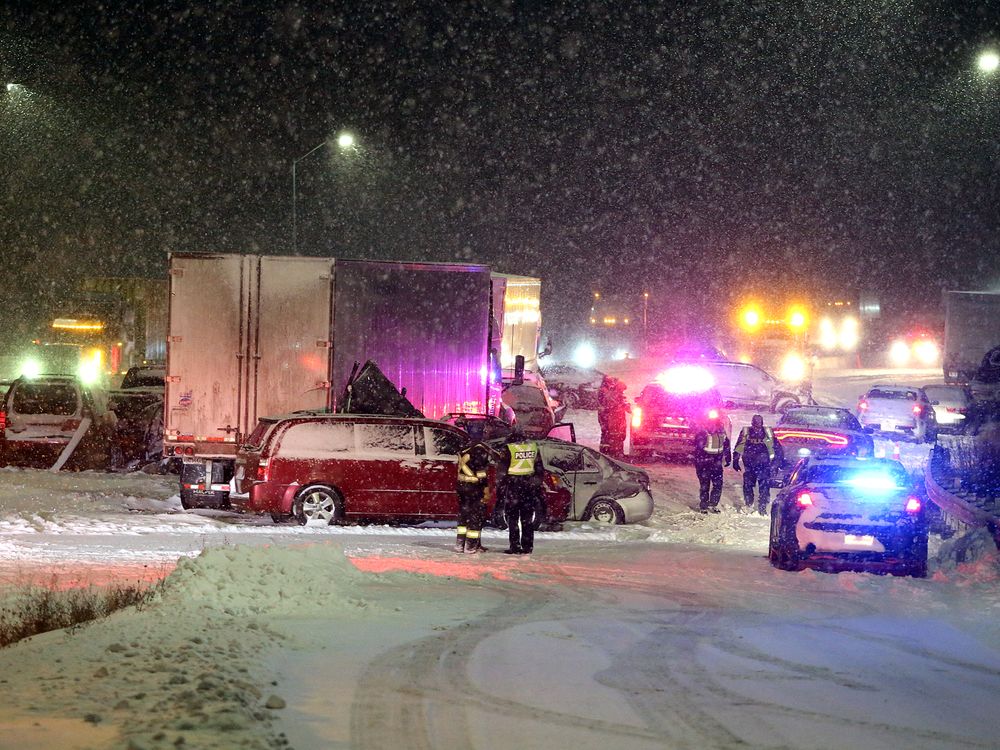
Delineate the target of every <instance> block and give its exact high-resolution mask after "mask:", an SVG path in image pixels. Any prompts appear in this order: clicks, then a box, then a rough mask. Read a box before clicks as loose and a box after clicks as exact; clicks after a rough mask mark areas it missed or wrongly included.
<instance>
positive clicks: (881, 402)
mask: <svg viewBox="0 0 1000 750" xmlns="http://www.w3.org/2000/svg"><path fill="white" fill-rule="evenodd" d="M858 421H859V422H861V424H862V426H863V427H871V428H873V429H875V430H877V431H879V432H901V433H904V434H906V435H910V436H912V437H913V438H914V439H915V440H917V441H918V442H920V441H927V442H928V443H933V442H934V441H935V440H937V432H938V425H937V419H936V418H935V416H934V407H933V405H932V404H931V402H930V399H929V398H927V394H926V393H925V392H924V389H923V388H917V387H914V386H906V385H876V386H873V387H872V388H871V389H870V390H869V391H868V393H866V394H865V395H864V396H862V397H861V400H860V401H859V402H858Z"/></svg>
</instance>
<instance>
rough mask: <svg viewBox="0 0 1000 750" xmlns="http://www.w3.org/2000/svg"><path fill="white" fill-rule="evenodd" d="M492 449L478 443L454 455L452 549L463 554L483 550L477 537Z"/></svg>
mask: <svg viewBox="0 0 1000 750" xmlns="http://www.w3.org/2000/svg"><path fill="white" fill-rule="evenodd" d="M492 453H493V452H492V451H491V450H490V449H489V448H488V447H487V446H486V445H484V444H483V443H482V442H477V443H475V444H473V445H470V446H469V447H468V448H466V449H465V450H463V451H462V452H461V453H459V454H458V481H457V486H456V490H457V492H458V538H457V539H456V540H455V551H456V552H464V553H466V554H476V553H479V552H485V551H486V548H485V547H484V546H483V544H482V540H481V539H480V536H481V535H482V531H483V523H484V522H485V521H486V505H487V503H488V502H489V499H490V497H489V495H490V458H491V456H492Z"/></svg>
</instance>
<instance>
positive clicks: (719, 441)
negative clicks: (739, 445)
mask: <svg viewBox="0 0 1000 750" xmlns="http://www.w3.org/2000/svg"><path fill="white" fill-rule="evenodd" d="M724 441H725V436H724V435H719V434H717V433H714V432H710V433H708V438H707V439H706V440H705V453H722V448H723V445H724Z"/></svg>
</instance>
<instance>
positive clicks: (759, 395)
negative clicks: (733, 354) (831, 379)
mask: <svg viewBox="0 0 1000 750" xmlns="http://www.w3.org/2000/svg"><path fill="white" fill-rule="evenodd" d="M697 366H698V367H701V368H704V369H705V370H708V372H710V373H711V374H712V378H713V380H714V382H715V387H716V388H717V389H718V391H719V394H720V395H721V396H722V400H723V402H725V404H726V405H727V406H730V407H735V408H765V409H770V410H771V411H773V412H779V411H782V410H784V409H785V408H786V407H788V406H793V405H796V404H808V403H810V402H811V396H810V393H809V385H808V384H804V385H803V384H799V385H794V384H791V383H783V382H781V381H780V380H778V379H777V378H775V377H774V376H773V375H770V374H769V373H767V372H765V371H764V370H762V369H761V368H759V367H757V366H756V365H748V364H744V363H743V362H707V361H706V362H699V363H698V364H697Z"/></svg>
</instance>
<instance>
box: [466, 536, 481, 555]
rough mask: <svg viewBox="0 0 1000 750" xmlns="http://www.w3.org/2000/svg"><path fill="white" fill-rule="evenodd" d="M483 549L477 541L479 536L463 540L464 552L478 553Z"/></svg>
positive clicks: (469, 553) (468, 553)
mask: <svg viewBox="0 0 1000 750" xmlns="http://www.w3.org/2000/svg"><path fill="white" fill-rule="evenodd" d="M482 551H483V546H482V545H481V544H480V543H479V537H474V538H473V539H466V540H465V554H467V555H478V554H479V553H481V552H482Z"/></svg>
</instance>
